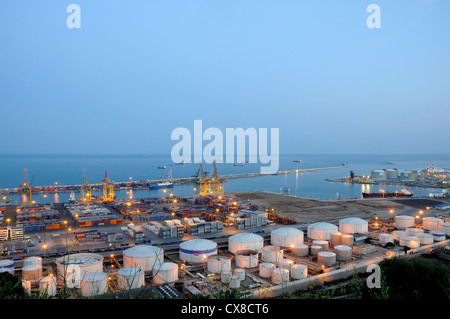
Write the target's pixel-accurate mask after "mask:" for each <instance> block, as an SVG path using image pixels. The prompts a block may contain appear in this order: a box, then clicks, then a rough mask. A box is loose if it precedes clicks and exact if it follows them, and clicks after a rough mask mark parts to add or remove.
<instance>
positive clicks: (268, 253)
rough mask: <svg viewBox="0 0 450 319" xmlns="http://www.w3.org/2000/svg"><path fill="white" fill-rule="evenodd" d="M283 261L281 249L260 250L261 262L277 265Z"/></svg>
mask: <svg viewBox="0 0 450 319" xmlns="http://www.w3.org/2000/svg"><path fill="white" fill-rule="evenodd" d="M282 259H283V249H281V247H280V246H272V245H270V246H265V247H263V248H262V260H264V261H266V262H271V263H278V261H280V260H282Z"/></svg>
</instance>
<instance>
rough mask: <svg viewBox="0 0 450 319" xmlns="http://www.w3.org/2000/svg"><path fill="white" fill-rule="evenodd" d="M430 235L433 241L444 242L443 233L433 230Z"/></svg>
mask: <svg viewBox="0 0 450 319" xmlns="http://www.w3.org/2000/svg"><path fill="white" fill-rule="evenodd" d="M430 234H432V235H433V237H434V241H444V240H445V233H444V232H442V231H439V230H433V231H431V232H430Z"/></svg>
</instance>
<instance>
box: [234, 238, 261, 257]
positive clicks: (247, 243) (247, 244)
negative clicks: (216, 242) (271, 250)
mask: <svg viewBox="0 0 450 319" xmlns="http://www.w3.org/2000/svg"><path fill="white" fill-rule="evenodd" d="M263 246H264V238H263V237H262V236H260V235H257V234H252V233H239V234H236V235H233V236H230V238H228V250H229V251H230V252H231V253H233V254H235V253H236V252H237V251H239V250H256V251H257V252H260V251H261V249H262V247H263Z"/></svg>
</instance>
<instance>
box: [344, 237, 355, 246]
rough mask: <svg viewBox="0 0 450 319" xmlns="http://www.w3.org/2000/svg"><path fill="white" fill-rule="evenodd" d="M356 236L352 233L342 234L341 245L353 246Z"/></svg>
mask: <svg viewBox="0 0 450 319" xmlns="http://www.w3.org/2000/svg"><path fill="white" fill-rule="evenodd" d="M354 240H355V238H354V236H353V235H351V234H342V236H341V245H344V246H353V242H354Z"/></svg>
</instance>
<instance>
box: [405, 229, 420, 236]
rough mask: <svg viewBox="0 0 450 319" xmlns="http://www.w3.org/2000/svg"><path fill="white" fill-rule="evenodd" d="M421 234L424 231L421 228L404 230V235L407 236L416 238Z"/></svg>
mask: <svg viewBox="0 0 450 319" xmlns="http://www.w3.org/2000/svg"><path fill="white" fill-rule="evenodd" d="M423 232H424V230H423V229H421V228H415V227H410V228H406V234H407V235H408V236H417V235H419V234H422V233H423Z"/></svg>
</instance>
